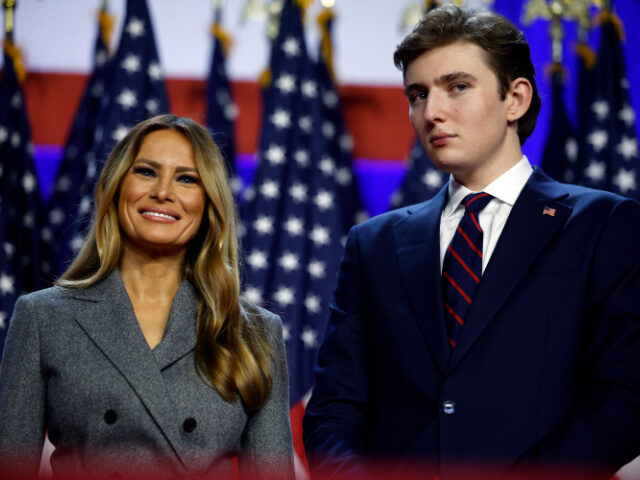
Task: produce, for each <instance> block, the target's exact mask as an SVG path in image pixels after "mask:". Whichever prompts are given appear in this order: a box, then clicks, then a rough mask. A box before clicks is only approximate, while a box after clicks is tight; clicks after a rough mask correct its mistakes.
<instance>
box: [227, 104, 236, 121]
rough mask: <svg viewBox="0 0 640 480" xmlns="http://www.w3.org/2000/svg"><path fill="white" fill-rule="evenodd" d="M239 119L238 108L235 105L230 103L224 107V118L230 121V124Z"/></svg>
mask: <svg viewBox="0 0 640 480" xmlns="http://www.w3.org/2000/svg"><path fill="white" fill-rule="evenodd" d="M237 117H238V107H237V106H236V104H235V103H231V102H230V103H228V104H227V105H225V107H224V118H226V119H227V120H229V121H230V122H231V121H233V120H235V119H236V118H237Z"/></svg>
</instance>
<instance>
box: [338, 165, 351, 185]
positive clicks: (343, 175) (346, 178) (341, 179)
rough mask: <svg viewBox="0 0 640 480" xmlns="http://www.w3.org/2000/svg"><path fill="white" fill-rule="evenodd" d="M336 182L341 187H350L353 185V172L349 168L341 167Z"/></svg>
mask: <svg viewBox="0 0 640 480" xmlns="http://www.w3.org/2000/svg"><path fill="white" fill-rule="evenodd" d="M335 177H336V182H338V184H339V185H341V186H343V187H346V186H347V185H349V184H350V183H351V180H352V179H353V175H351V170H350V169H349V167H340V168H338V169H337V170H336V174H335Z"/></svg>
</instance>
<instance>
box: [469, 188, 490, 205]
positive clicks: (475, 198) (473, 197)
mask: <svg viewBox="0 0 640 480" xmlns="http://www.w3.org/2000/svg"><path fill="white" fill-rule="evenodd" d="M471 195H473V194H471ZM488 195H489V194H488V193H485V192H482V193H479V194H477V195H475V196H472V198H471V199H470V200H469V201H468V202H466V203H465V204H464V208H469V205H471V204H472V203H473V202H475V201H476V200H478V199H479V198H483V197H487V196H488Z"/></svg>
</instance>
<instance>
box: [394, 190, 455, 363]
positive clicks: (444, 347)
mask: <svg viewBox="0 0 640 480" xmlns="http://www.w3.org/2000/svg"><path fill="white" fill-rule="evenodd" d="M446 197H447V188H446V187H445V188H443V189H442V190H440V192H439V193H438V194H437V195H436V196H435V197H434V198H433V199H431V200H430V201H428V202H426V203H425V204H422V206H419V207H418V209H417V210H414V211H412V210H409V211H408V213H409V216H407V217H406V218H404V219H402V220H400V221H399V222H398V223H396V224H395V225H394V226H393V238H394V242H395V251H396V257H397V259H398V267H399V269H400V277H401V278H402V285H403V287H404V290H405V292H406V293H407V297H408V298H409V303H410V305H411V308H412V310H413V313H414V315H415V318H416V321H417V322H418V326H419V328H420V330H421V331H422V335H423V336H424V338H425V341H426V342H427V345H428V346H429V349H430V351H431V354H432V355H433V359H434V361H435V363H436V364H437V365H438V368H439V369H440V371H442V372H444V369H445V366H446V362H447V358H448V356H449V353H448V344H447V335H446V332H445V327H444V314H443V311H442V287H441V284H440V216H441V212H442V207H443V206H444V202H445V200H446Z"/></svg>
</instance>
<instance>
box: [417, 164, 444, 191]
mask: <svg viewBox="0 0 640 480" xmlns="http://www.w3.org/2000/svg"><path fill="white" fill-rule="evenodd" d="M422 181H423V183H424V184H425V185H426V186H427V187H430V188H440V187H441V186H442V184H443V183H444V181H443V179H442V174H441V173H440V172H439V171H438V170H434V169H432V168H430V169H429V170H427V172H426V173H425V174H424V175H423V177H422Z"/></svg>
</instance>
